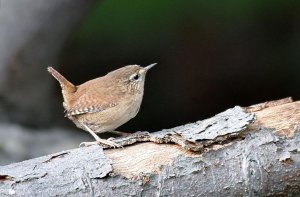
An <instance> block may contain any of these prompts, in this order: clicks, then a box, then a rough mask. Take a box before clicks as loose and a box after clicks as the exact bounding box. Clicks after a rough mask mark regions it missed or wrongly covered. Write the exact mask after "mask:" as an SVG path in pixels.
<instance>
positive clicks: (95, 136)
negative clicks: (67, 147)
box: [79, 124, 121, 148]
mask: <svg viewBox="0 0 300 197" xmlns="http://www.w3.org/2000/svg"><path fill="white" fill-rule="evenodd" d="M83 126H84V128H85V129H86V130H87V131H88V132H89V133H90V134H91V135H92V136H93V137H94V138H95V140H96V141H94V142H81V143H80V145H79V147H82V146H91V145H94V144H105V145H108V146H110V147H113V148H115V147H117V148H119V147H121V146H120V145H119V144H117V143H115V142H113V141H111V140H105V139H101V138H100V137H99V136H98V135H97V134H96V133H95V132H94V131H92V130H91V129H90V128H89V127H88V126H86V125H85V124H83Z"/></svg>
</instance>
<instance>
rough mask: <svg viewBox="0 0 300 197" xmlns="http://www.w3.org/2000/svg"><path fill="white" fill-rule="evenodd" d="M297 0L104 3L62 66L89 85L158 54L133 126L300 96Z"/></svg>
mask: <svg viewBox="0 0 300 197" xmlns="http://www.w3.org/2000/svg"><path fill="white" fill-rule="evenodd" d="M296 2H297V1H179V0H175V1H174V0H167V1H158V0H156V1H137V0H136V1H130V3H128V1H118V2H114V1H103V2H100V3H98V4H96V5H95V7H94V8H93V9H92V10H91V12H90V13H89V15H88V16H87V18H86V19H85V20H84V22H83V23H82V25H81V26H80V27H79V28H78V29H77V30H76V31H74V32H73V34H72V36H71V37H70V39H69V40H68V42H67V44H66V46H65V48H64V51H63V53H62V54H61V58H60V64H59V65H61V66H60V67H59V70H60V71H61V72H62V73H64V75H65V76H66V77H67V78H68V79H69V80H71V81H72V82H73V83H76V84H80V83H83V82H85V81H86V80H88V79H92V78H96V77H99V76H102V75H104V74H106V73H107V72H109V71H111V70H114V69H117V68H119V67H122V66H124V65H128V64H140V65H144V66H146V65H148V64H150V63H154V62H157V63H158V65H157V66H156V67H155V68H153V70H151V72H149V74H148V76H147V80H146V88H145V96H144V101H143V105H142V107H141V111H140V113H139V114H138V116H137V117H136V118H135V119H133V120H131V121H130V122H128V123H127V124H126V125H124V126H123V127H122V128H121V130H126V131H135V130H150V131H155V130H160V129H163V128H169V127H173V126H176V125H181V124H184V123H187V122H193V121H196V120H199V119H203V118H208V117H210V116H212V115H214V114H216V113H218V112H221V111H223V110H225V109H227V108H229V107H233V106H234V105H242V106H248V105H251V104H256V103H259V102H264V101H268V100H273V99H279V98H283V97H287V96H293V97H294V98H295V99H298V98H299V96H300V88H298V87H299V86H300V79H299V77H298V76H299V74H298V73H299V71H300V64H299V63H300V62H299V60H300V57H299V55H300V9H299V8H300V7H299V3H296ZM55 92H56V93H58V92H59V88H58V87H57V89H55ZM56 97H59V100H60V101H61V95H60V94H57V95H56ZM60 101H59V102H60ZM62 110H63V109H61V111H62ZM57 116H61V114H59V113H57ZM66 121H67V120H66Z"/></svg>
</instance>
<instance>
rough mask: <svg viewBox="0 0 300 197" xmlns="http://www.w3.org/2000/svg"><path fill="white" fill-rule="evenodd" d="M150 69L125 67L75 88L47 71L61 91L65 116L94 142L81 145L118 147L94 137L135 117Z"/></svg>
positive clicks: (65, 80) (49, 69)
mask: <svg viewBox="0 0 300 197" xmlns="http://www.w3.org/2000/svg"><path fill="white" fill-rule="evenodd" d="M154 65H155V64H151V65H150V66H147V67H145V68H143V67H141V66H138V65H129V66H125V67H122V68H120V69H117V70H115V71H112V72H110V73H108V74H107V75H105V76H103V77H99V78H96V79H93V80H90V81H87V82H85V83H83V84H81V85H79V86H74V85H73V84H72V83H71V82H69V81H68V80H67V79H66V78H65V77H63V76H62V75H61V74H60V73H59V72H57V71H56V70H55V69H53V68H52V67H48V72H49V73H50V74H52V75H53V77H54V78H55V79H57V80H58V81H59V83H60V86H61V88H62V94H63V98H64V102H63V106H64V108H65V110H66V114H65V116H66V117H68V118H69V119H70V120H72V121H73V122H74V123H75V124H76V126H77V127H79V128H81V129H83V130H86V131H88V132H89V133H91V134H92V135H93V136H94V137H95V139H96V142H84V143H83V144H82V145H91V144H95V143H97V144H99V143H103V144H107V145H109V146H113V147H119V145H118V144H116V143H114V142H112V141H108V140H104V139H101V138H99V137H98V136H97V135H96V134H95V133H103V132H107V131H114V129H116V128H118V127H119V126H121V125H122V124H124V123H126V122H127V121H128V120H130V119H131V118H133V117H135V116H136V114H137V113H138V111H139V108H140V105H141V102H142V98H143V93H144V82H145V76H146V73H147V71H148V70H149V69H150V68H151V67H153V66H154Z"/></svg>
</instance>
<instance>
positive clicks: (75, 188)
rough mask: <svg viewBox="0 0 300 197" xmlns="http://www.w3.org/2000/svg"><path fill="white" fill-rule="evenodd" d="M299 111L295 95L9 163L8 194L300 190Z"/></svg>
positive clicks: (4, 188)
mask: <svg viewBox="0 0 300 197" xmlns="http://www.w3.org/2000/svg"><path fill="white" fill-rule="evenodd" d="M253 109H255V110H253ZM247 111H248V112H251V113H248V112H247ZM298 112H300V102H299V101H298V102H292V100H289V99H285V100H280V101H274V102H268V105H266V104H260V105H256V106H250V107H247V108H241V107H235V108H232V109H229V110H226V111H225V112H223V113H220V114H218V115H216V116H214V117H212V118H210V119H207V120H203V121H198V122H196V123H191V124H187V125H184V126H180V127H175V128H173V129H166V130H162V131H159V132H155V133H151V134H149V133H147V132H140V133H137V134H135V135H132V136H129V137H126V138H120V139H116V140H115V141H116V142H118V143H121V144H122V145H123V146H124V148H122V149H105V150H103V149H102V148H101V147H100V146H92V147H85V148H78V149H73V150H69V151H63V152H60V153H56V154H52V155H49V156H44V157H40V158H36V159H32V160H28V161H24V162H20V163H15V164H11V165H7V166H2V167H0V195H1V196H11V195H15V196H42V195H44V196H55V195H58V196H298V195H299V194H300V133H299V130H300V129H299V120H300V113H298ZM255 118H256V119H255ZM136 142H142V143H136Z"/></svg>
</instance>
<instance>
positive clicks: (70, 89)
mask: <svg viewBox="0 0 300 197" xmlns="http://www.w3.org/2000/svg"><path fill="white" fill-rule="evenodd" d="M47 70H48V72H49V73H50V74H51V75H52V76H53V77H54V78H55V79H56V80H57V81H58V82H59V84H60V86H61V89H62V94H63V97H64V102H65V104H67V103H68V101H69V100H70V99H69V96H71V95H72V94H73V93H74V92H76V86H74V85H73V84H72V83H71V82H69V81H68V80H67V79H66V78H65V77H64V76H62V75H61V74H60V73H59V72H57V71H56V70H55V69H54V68H52V67H48V69H47Z"/></svg>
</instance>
